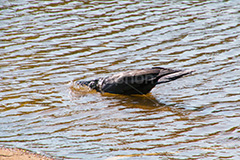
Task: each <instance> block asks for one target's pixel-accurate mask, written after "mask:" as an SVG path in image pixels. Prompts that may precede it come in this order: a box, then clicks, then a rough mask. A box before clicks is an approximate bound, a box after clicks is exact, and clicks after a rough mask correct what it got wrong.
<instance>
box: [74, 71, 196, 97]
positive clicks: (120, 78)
mask: <svg viewBox="0 0 240 160" xmlns="http://www.w3.org/2000/svg"><path fill="white" fill-rule="evenodd" d="M193 71H194V70H173V69H169V68H162V67H152V68H146V69H136V70H131V71H127V72H121V73H118V74H115V75H112V76H109V77H105V78H98V79H94V80H90V81H76V82H75V83H76V84H78V85H81V86H87V87H89V88H90V89H95V90H96V91H98V92H108V93H114V94H124V95H131V94H147V93H149V92H150V91H151V90H152V89H153V87H155V86H156V85H157V84H161V83H166V82H170V81H173V80H175V79H178V78H180V77H182V76H184V75H187V74H190V73H192V72H193Z"/></svg>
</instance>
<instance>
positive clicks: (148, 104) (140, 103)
mask: <svg viewBox="0 0 240 160" xmlns="http://www.w3.org/2000/svg"><path fill="white" fill-rule="evenodd" d="M102 95H103V96H104V99H106V100H109V99H114V100H116V101H115V103H114V104H113V105H114V106H125V107H137V108H142V109H155V108H157V107H162V106H165V104H164V103H161V102H159V101H158V100H157V99H156V98H155V97H154V96H153V95H152V94H151V93H149V94H147V95H118V94H110V93H104V94H102Z"/></svg>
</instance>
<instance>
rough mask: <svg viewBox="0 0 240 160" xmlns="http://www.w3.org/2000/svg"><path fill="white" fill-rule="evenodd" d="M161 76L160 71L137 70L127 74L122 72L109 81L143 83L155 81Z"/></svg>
mask: <svg viewBox="0 0 240 160" xmlns="http://www.w3.org/2000/svg"><path fill="white" fill-rule="evenodd" d="M158 74H159V69H151V68H149V69H137V70H132V71H127V72H121V73H118V74H115V75H113V76H111V77H109V79H111V80H112V81H114V82H115V83H122V82H124V83H129V84H134V83H138V84H139V83H143V82H146V81H151V80H154V79H155V78H156V77H157V76H158Z"/></svg>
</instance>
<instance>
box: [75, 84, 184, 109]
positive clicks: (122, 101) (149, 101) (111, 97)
mask: <svg viewBox="0 0 240 160" xmlns="http://www.w3.org/2000/svg"><path fill="white" fill-rule="evenodd" d="M70 95H71V97H72V98H73V99H75V100H78V99H80V98H81V97H86V98H87V97H91V96H94V97H100V100H101V101H102V102H104V101H105V102H106V103H109V104H108V106H124V107H126V108H139V109H143V110H156V109H157V108H163V107H177V105H176V104H166V103H164V102H160V101H159V100H157V99H156V97H154V95H152V94H151V93H148V94H146V95H120V94H111V93H99V92H96V91H94V90H90V89H88V88H87V87H81V86H75V85H72V84H71V86H70ZM177 108H179V107H177Z"/></svg>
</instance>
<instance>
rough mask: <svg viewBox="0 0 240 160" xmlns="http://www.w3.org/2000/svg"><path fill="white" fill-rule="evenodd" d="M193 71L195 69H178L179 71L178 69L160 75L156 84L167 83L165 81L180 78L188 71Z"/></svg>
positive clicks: (188, 72)
mask: <svg viewBox="0 0 240 160" xmlns="http://www.w3.org/2000/svg"><path fill="white" fill-rule="evenodd" d="M194 71H195V70H180V71H178V72H175V73H172V74H168V75H165V76H163V77H161V78H160V79H159V80H158V82H157V84H160V83H167V82H170V81H173V80H176V79H178V78H181V77H182V76H184V75H187V74H190V73H192V72H194Z"/></svg>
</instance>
